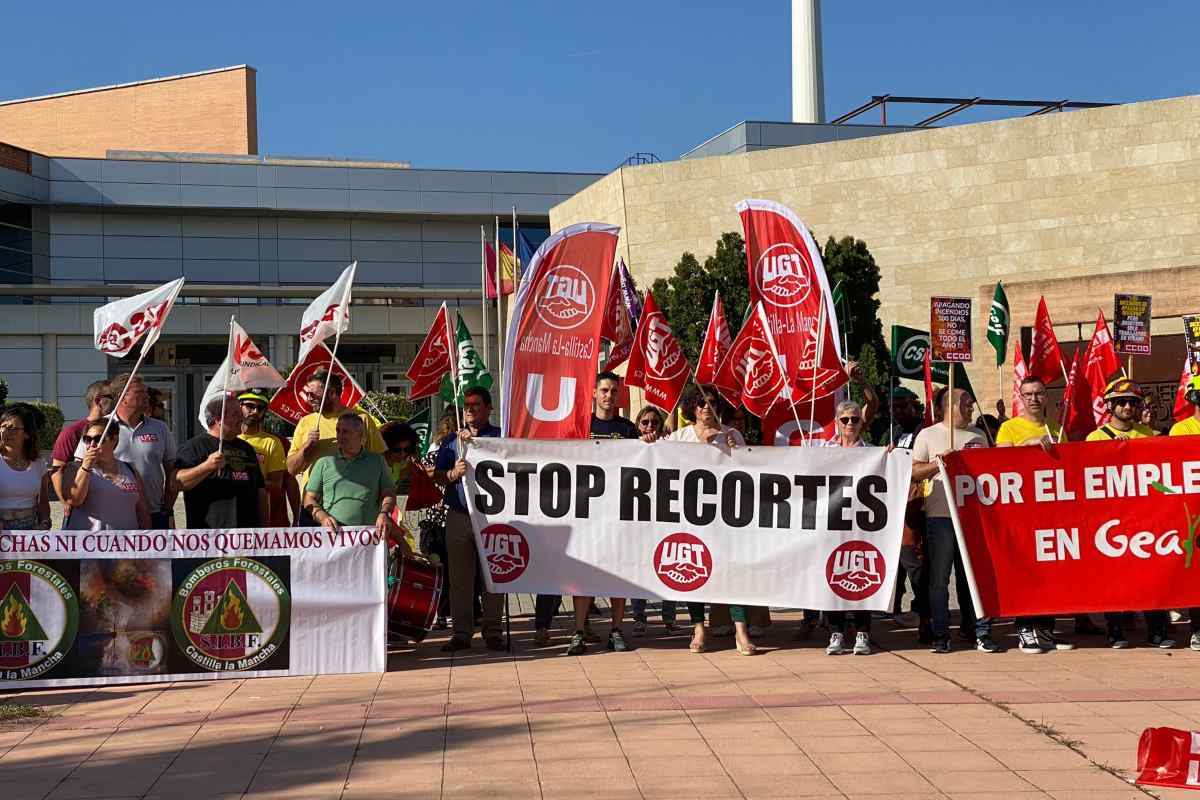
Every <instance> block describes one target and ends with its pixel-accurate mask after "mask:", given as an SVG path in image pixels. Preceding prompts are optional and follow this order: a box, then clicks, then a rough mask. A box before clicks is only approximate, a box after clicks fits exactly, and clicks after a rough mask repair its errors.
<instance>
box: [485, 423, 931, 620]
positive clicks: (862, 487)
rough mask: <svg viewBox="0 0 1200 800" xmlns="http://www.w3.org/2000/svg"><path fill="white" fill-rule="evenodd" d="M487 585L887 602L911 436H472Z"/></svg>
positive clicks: (694, 597)
mask: <svg viewBox="0 0 1200 800" xmlns="http://www.w3.org/2000/svg"><path fill="white" fill-rule="evenodd" d="M467 463H468V470H467V477H466V487H465V488H466V493H467V497H468V503H469V504H470V505H471V506H472V512H471V522H472V525H473V527H474V529H475V538H476V544H477V545H478V547H479V552H480V553H481V554H482V555H483V561H484V562H485V563H486V564H487V566H488V569H487V571H485V573H484V574H485V576H486V578H487V582H488V589H489V590H490V591H498V592H539V593H547V594H570V595H593V596H612V597H660V598H667V599H674V600H684V601H692V602H714V603H737V604H752V605H782V606H792V607H801V608H816V609H824V610H839V609H874V610H885V609H887V608H889V607H890V605H891V602H892V587H893V585H894V584H895V579H896V565H897V560H898V558H899V554H900V537H901V533H902V528H903V522H904V506H905V501H906V499H907V497H908V485H909V476H910V472H911V469H912V458H911V455H910V454H909V452H908V451H907V450H894V451H892V452H891V453H888V452H887V451H886V450H884V449H883V448H875V447H854V448H844V449H843V448H834V447H826V448H814V449H811V450H806V451H805V452H804V454H803V457H798V456H797V455H796V451H795V450H793V449H791V448H782V447H748V448H739V449H735V450H733V451H729V450H724V449H721V448H717V447H713V446H712V445H704V444H687V443H682V442H665V441H660V442H656V443H654V444H646V443H645V442H641V441H611V440H603V441H601V440H596V441H591V442H570V441H545V440H527V439H489V438H478V437H477V438H474V439H472V440H471V447H470V449H469V450H468V454H467Z"/></svg>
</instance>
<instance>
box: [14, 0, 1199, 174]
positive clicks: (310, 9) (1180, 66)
mask: <svg viewBox="0 0 1200 800" xmlns="http://www.w3.org/2000/svg"><path fill="white" fill-rule="evenodd" d="M790 9H791V5H790V3H789V2H788V0H771V1H770V2H761V0H760V2H752V1H745V0H744V1H743V2H738V3H715V2H711V1H710V0H690V1H688V2H684V1H683V0H658V1H657V2H655V1H654V0H651V2H625V1H624V0H610V2H606V3H586V4H585V3H575V2H561V0H560V2H521V1H520V0H514V1H513V2H508V3H490V4H476V3H468V2H462V1H461V0H460V1H459V2H438V3H416V2H405V1H404V0H401V2H395V1H393V2H378V1H374V2H341V3H330V2H321V3H317V2H312V0H289V2H278V1H277V0H263V1H262V2H252V3H245V2H229V1H228V0H205V2H199V3H197V2H194V0H193V1H192V2H178V0H158V1H157V2H154V3H141V2H138V3H118V4H111V3H96V2H87V3H83V2H78V0H59V1H58V2H55V3H16V2H10V3H6V4H5V8H4V10H3V11H2V12H0V43H2V46H0V98H5V99H9V98H16V97H28V96H31V95H39V94H48V93H52V92H60V91H66V90H70V89H78V88H84V87H89V86H97V85H104V84H112V83H122V82H126V81H135V80H140V79H145V78H151V77H158V76H164V75H171V74H178V73H183V72H193V71H198V70H204V69H212V68H215V67H222V66H229V65H232V64H241V63H247V64H250V65H251V66H253V67H255V68H256V69H257V70H258V107H259V148H260V152H262V153H267V154H278V155H313V156H322V155H326V156H336V157H359V158H374V159H396V160H409V161H411V162H412V163H413V165H414V166H417V167H434V168H463V169H532V170H563V171H608V170H610V169H612V168H613V167H615V166H616V165H617V164H619V163H620V162H621V161H623V160H624V159H625V157H626V156H628V155H630V154H632V153H634V152H638V151H648V152H653V153H656V154H658V155H659V156H660V157H662V158H663V159H664V160H666V159H672V158H675V157H677V156H678V155H679V154H680V153H683V152H685V151H687V150H689V149H690V148H692V147H694V146H695V145H697V144H699V143H700V142H702V141H704V140H705V139H707V138H708V137H710V136H712V135H714V134H716V133H719V132H720V131H722V130H724V129H725V128H728V127H729V126H731V125H733V124H735V123H737V122H739V121H741V120H745V119H758V120H787V119H790V116H791V71H790V69H791V68H790V46H791V45H790V35H791V23H790ZM822 14H823V19H822V22H823V33H824V37H823V41H824V55H825V79H826V94H825V97H826V110H827V115H828V116H829V117H830V118H832V117H834V116H837V115H838V114H841V113H843V112H845V111H848V110H849V109H851V108H853V107H855V106H857V105H859V104H861V103H862V102H865V101H866V99H867V98H868V97H869V96H870V95H872V94H886V93H890V94H912V95H938V96H977V95H978V96H985V97H1006V98H1036V99H1064V98H1069V99H1073V100H1097V101H1113V102H1122V101H1134V100H1144V99H1151V98H1160V97H1172V96H1178V95H1184V94H1192V93H1197V92H1200V86H1198V83H1200V71H1198V70H1197V69H1196V64H1195V38H1196V34H1197V31H1198V30H1200V3H1196V2H1195V1H1194V0H1191V1H1190V2H1189V1H1187V0H1160V1H1158V2H1153V3H1131V2H1128V0H1126V2H1120V3H1118V2H1110V1H1109V0H1093V2H1045V0H1041V1H1040V2H1035V1H1032V0H1009V2H1004V3H1000V2H988V3H984V2H963V0H957V1H956V2H951V1H949V0H928V1H918V2H908V3H898V2H894V1H893V2H876V1H875V0H870V1H869V2H867V1H855V0H825V3H824V4H823V7H822ZM934 110H936V109H932V108H931V109H928V110H925V109H918V110H917V111H915V112H911V113H912V114H919V115H920V116H925V115H928V114H930V113H933V111H934ZM918 118H919V116H912V115H910V116H909V117H908V118H907V119H905V118H904V117H902V116H901V115H900V114H899V113H891V112H889V121H890V122H904V121H914V120H916V119H918ZM864 119H865V120H867V121H871V122H875V121H877V120H878V116H877V115H871V116H868V117H865V118H864ZM3 133H4V132H3V130H0V140H3V138H4V136H3Z"/></svg>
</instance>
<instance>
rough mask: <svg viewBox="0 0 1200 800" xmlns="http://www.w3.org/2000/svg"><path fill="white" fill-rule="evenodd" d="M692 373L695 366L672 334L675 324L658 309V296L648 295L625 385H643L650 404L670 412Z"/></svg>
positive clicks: (626, 372) (635, 337)
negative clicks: (672, 324)
mask: <svg viewBox="0 0 1200 800" xmlns="http://www.w3.org/2000/svg"><path fill="white" fill-rule="evenodd" d="M690 372H691V365H690V364H688V360H687V356H685V355H684V354H683V348H682V347H680V346H679V340H678V339H676V338H675V334H674V333H672V331H671V323H669V322H667V318H666V317H665V316H663V313H662V312H661V311H659V310H658V304H657V303H656V302H654V295H652V294H650V293H649V292H647V293H646V305H645V306H643V307H642V318H641V320H640V321H639V322H638V329H637V335H636V336H634V339H633V351H632V352H631V353H630V354H629V368H628V369H627V370H626V371H625V383H627V384H629V385H630V386H640V387H641V388H642V389H644V390H645V392H646V399H647V400H648V401H650V402H651V403H653V404H654V405H656V406H658V407H659V408H661V409H663V410H664V411H668V412H669V411H671V410H672V409H674V408H675V405H676V404H677V403H678V402H679V395H681V394H683V387H684V386H686V385H687V381H688V374H689V373H690Z"/></svg>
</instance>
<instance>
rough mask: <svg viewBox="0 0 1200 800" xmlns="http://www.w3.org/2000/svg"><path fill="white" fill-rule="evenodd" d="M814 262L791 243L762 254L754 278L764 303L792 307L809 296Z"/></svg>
mask: <svg viewBox="0 0 1200 800" xmlns="http://www.w3.org/2000/svg"><path fill="white" fill-rule="evenodd" d="M812 269H813V266H812V262H811V261H809V260H808V257H807V256H806V255H805V253H804V251H802V250H801V249H800V248H798V247H796V245H794V244H792V243H791V242H781V243H780V244H775V245H771V246H770V247H768V248H767V249H766V250H764V251H763V254H762V255H761V256H759V257H758V264H757V267H756V269H755V270H754V279H755V282H756V283H757V285H758V291H759V296H760V297H762V300H763V302H764V303H767V304H769V305H773V306H778V307H780V308H791V307H792V306H797V305H800V304H801V303H803V302H804V301H805V300H807V299H808V293H809V292H810V291H811V290H812V281H811V280H809V277H808V276H809V273H811V272H812Z"/></svg>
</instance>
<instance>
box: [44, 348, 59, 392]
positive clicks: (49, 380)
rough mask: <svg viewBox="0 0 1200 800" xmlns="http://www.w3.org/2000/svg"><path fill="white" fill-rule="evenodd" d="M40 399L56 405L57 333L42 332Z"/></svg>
mask: <svg viewBox="0 0 1200 800" xmlns="http://www.w3.org/2000/svg"><path fill="white" fill-rule="evenodd" d="M42 400H43V401H44V402H46V403H53V404H54V405H58V334H57V333H43V334H42Z"/></svg>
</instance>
